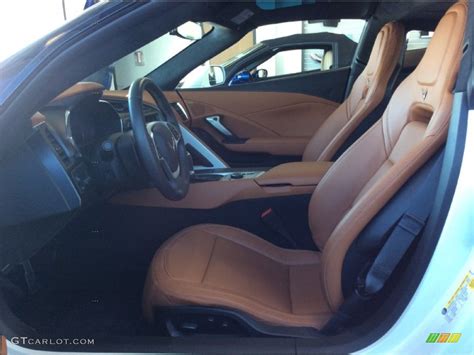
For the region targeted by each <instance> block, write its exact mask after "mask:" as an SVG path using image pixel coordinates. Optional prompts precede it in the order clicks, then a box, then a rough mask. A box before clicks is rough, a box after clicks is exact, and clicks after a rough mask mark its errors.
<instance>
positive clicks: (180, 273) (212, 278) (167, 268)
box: [143, 3, 467, 328]
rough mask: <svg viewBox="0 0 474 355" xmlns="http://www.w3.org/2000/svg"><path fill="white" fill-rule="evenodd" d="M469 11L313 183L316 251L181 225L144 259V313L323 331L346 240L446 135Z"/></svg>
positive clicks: (460, 13)
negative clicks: (208, 315)
mask: <svg viewBox="0 0 474 355" xmlns="http://www.w3.org/2000/svg"><path fill="white" fill-rule="evenodd" d="M466 7H467V5H466V4H465V3H458V4H455V5H453V6H452V7H451V8H450V9H449V10H448V12H447V14H446V15H445V16H444V17H443V19H442V20H441V22H440V23H439V25H438V27H437V29H436V32H435V34H434V37H433V39H432V41H431V43H430V45H429V47H428V49H427V51H426V54H425V56H424V57H423V59H422V61H421V62H420V64H419V65H418V67H417V68H416V70H415V71H414V72H413V73H412V74H411V75H410V76H409V77H408V78H407V79H406V80H405V81H404V82H403V83H402V84H401V85H400V86H399V88H398V89H397V90H396V91H395V93H394V95H393V97H392V99H391V101H390V103H389V105H388V107H387V109H386V111H385V112H384V114H383V116H382V117H381V119H380V120H379V121H378V122H377V123H376V124H375V125H374V126H373V127H372V128H371V129H369V131H367V132H366V133H365V134H364V135H363V136H362V137H361V138H360V139H359V140H358V141H356V142H355V143H354V144H353V145H352V146H351V147H350V148H349V149H348V150H347V151H346V152H345V153H344V154H343V155H342V156H341V157H340V158H339V159H338V160H337V161H336V162H335V163H334V164H333V165H332V167H331V168H330V169H329V171H328V173H327V174H326V175H325V176H324V178H323V179H322V180H321V182H320V183H319V185H318V186H317V188H316V190H315V192H314V194H313V196H312V199H311V202H310V208H309V221H310V226H311V230H312V233H313V238H314V241H315V243H316V244H317V245H318V247H319V249H320V250H321V252H314V251H303V250H285V249H281V248H279V247H276V246H274V245H272V244H270V243H268V242H266V241H263V240H262V239H260V238H258V237H257V236H255V235H252V234H250V233H248V232H245V231H243V230H240V229H236V228H233V227H228V226H218V225H198V226H194V227H191V228H188V229H186V230H184V231H182V232H180V233H178V234H177V235H175V236H174V237H172V238H171V239H170V240H169V241H167V242H166V244H165V245H164V246H163V247H162V248H160V249H159V250H158V251H157V253H156V255H155V257H154V259H153V261H152V263H151V266H150V269H149V273H148V276H147V280H146V285H145V291H144V304H143V305H144V312H145V315H146V317H147V318H148V319H149V320H153V309H154V307H156V306H160V305H161V306H162V305H207V306H217V307H230V308H233V309H237V310H239V311H242V312H246V313H248V314H250V315H252V316H254V317H256V318H258V319H260V320H262V321H264V322H268V323H270V324H276V325H285V326H309V327H314V328H321V327H322V326H323V325H324V324H325V323H326V322H327V320H328V319H329V318H330V317H331V314H332V313H334V312H335V311H336V310H337V309H338V307H339V306H340V305H341V303H342V302H343V294H342V289H341V276H342V265H343V261H344V258H345V255H346V253H347V250H348V248H349V247H350V245H351V243H352V242H353V241H354V240H355V238H356V237H357V236H358V235H359V233H360V232H361V231H362V229H363V228H364V227H365V226H366V225H367V223H368V222H370V220H371V219H372V218H373V217H374V216H375V215H376V214H377V212H378V211H379V210H380V209H381V208H382V207H383V206H384V205H385V204H386V203H387V202H388V201H389V200H390V198H391V197H392V196H393V195H394V194H395V193H396V192H397V190H398V189H399V188H400V187H401V186H402V185H403V184H404V183H405V182H406V181H407V180H408V179H409V177H410V176H411V175H413V174H414V173H415V172H416V171H417V170H418V169H419V168H420V167H421V166H422V165H423V164H424V163H425V162H426V161H427V160H428V159H429V158H430V157H431V156H432V155H433V154H434V153H435V152H436V150H437V149H439V148H440V146H441V145H442V144H443V143H444V141H445V139H446V135H447V129H448V124H449V117H450V113H451V106H452V93H451V91H452V88H453V86H454V82H455V78H456V74H457V71H458V68H459V63H460V55H461V47H462V38H463V30H464V26H465V23H466V17H467V15H466V13H467V9H466Z"/></svg>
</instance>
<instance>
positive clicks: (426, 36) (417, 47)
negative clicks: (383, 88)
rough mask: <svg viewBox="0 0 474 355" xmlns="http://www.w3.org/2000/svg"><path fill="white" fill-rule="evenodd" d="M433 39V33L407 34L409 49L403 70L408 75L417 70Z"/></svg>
mask: <svg viewBox="0 0 474 355" xmlns="http://www.w3.org/2000/svg"><path fill="white" fill-rule="evenodd" d="M432 37H433V32H428V31H418V30H413V31H409V32H408V33H407V49H406V52H405V60H404V62H403V70H404V71H405V72H407V73H409V72H411V71H412V70H413V69H415V68H416V66H417V65H418V63H419V62H420V60H421V58H423V55H424V54H425V51H426V48H427V47H428V44H429V43H430V41H431V38H432Z"/></svg>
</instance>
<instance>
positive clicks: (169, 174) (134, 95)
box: [128, 77, 190, 201]
mask: <svg viewBox="0 0 474 355" xmlns="http://www.w3.org/2000/svg"><path fill="white" fill-rule="evenodd" d="M145 91H147V92H148V93H149V94H150V95H151V97H152V98H153V100H154V101H155V103H156V105H157V107H158V108H159V109H160V110H161V111H162V113H163V115H164V117H165V121H164V122H163V121H157V122H150V123H148V124H147V123H146V120H145V114H144V113H143V94H144V92H145ZM128 107H129V113H130V120H131V123H132V130H133V135H134V137H135V146H136V148H137V151H138V155H139V157H140V160H141V162H142V164H143V166H144V167H145V170H146V171H147V173H148V175H149V177H150V179H151V181H152V182H153V185H154V186H155V187H156V188H158V190H160V192H161V193H162V194H163V195H164V196H165V197H166V198H168V199H170V200H174V201H176V200H181V199H182V198H184V197H185V196H186V194H187V192H188V190H189V181H190V166H189V161H190V160H189V158H188V153H187V151H186V147H185V144H184V139H183V135H182V133H181V128H180V127H179V123H178V121H177V119H176V117H175V115H174V113H173V109H172V107H171V105H170V104H169V102H168V100H167V99H166V97H165V95H164V94H163V92H162V91H161V89H160V88H159V87H158V86H157V85H156V84H155V83H154V82H153V81H152V80H151V79H149V78H146V77H144V78H140V79H137V80H135V81H134V82H133V83H132V85H131V86H130V89H129V92H128Z"/></svg>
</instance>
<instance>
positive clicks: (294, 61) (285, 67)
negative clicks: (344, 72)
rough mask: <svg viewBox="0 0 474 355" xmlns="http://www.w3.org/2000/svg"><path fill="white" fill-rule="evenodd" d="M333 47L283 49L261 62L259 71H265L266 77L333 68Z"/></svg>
mask: <svg viewBox="0 0 474 355" xmlns="http://www.w3.org/2000/svg"><path fill="white" fill-rule="evenodd" d="M333 64H334V63H333V56H332V49H327V50H325V49H323V48H313V49H291V50H286V51H281V52H278V53H277V54H275V55H274V56H273V57H271V58H269V59H267V60H266V61H265V62H263V63H262V64H259V65H258V66H257V67H256V69H257V71H260V73H262V71H264V75H262V74H260V75H261V76H264V77H269V78H271V77H274V76H280V75H289V74H297V73H302V72H306V71H312V70H319V71H321V70H331V69H332V68H333Z"/></svg>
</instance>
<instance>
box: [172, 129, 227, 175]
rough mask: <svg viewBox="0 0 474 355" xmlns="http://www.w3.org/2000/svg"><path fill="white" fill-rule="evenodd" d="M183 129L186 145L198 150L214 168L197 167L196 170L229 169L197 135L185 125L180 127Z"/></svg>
mask: <svg viewBox="0 0 474 355" xmlns="http://www.w3.org/2000/svg"><path fill="white" fill-rule="evenodd" d="M179 126H180V128H181V133H182V135H183V139H184V143H185V144H189V145H190V146H192V147H193V148H194V149H196V151H197V152H199V154H201V155H202V156H203V157H204V158H205V159H206V160H207V161H209V163H211V164H212V166H199V165H195V166H194V170H202V169H221V168H228V167H229V166H228V165H227V164H226V163H225V162H224V161H223V160H222V159H221V158H220V157H219V156H218V155H217V154H216V153H214V151H212V149H211V148H209V147H208V146H207V145H206V144H205V143H204V142H203V141H201V140H200V139H199V138H198V137H196V135H195V134H194V133H193V132H191V131H190V130H189V128H188V127H186V126H185V125H183V124H180V125H179Z"/></svg>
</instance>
